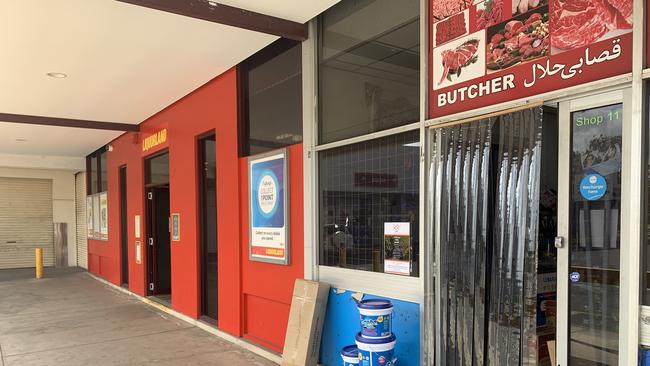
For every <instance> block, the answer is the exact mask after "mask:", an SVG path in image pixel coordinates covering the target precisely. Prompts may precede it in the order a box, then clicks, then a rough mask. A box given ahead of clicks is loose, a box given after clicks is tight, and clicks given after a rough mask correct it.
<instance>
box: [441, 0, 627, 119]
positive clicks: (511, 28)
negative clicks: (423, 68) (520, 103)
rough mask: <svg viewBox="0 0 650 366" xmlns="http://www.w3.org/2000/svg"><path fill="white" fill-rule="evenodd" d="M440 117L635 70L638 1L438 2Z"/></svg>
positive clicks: (519, 0) (485, 0)
mask: <svg viewBox="0 0 650 366" xmlns="http://www.w3.org/2000/svg"><path fill="white" fill-rule="evenodd" d="M430 9H431V27H430V31H431V37H430V39H431V45H430V58H429V59H430V60H431V64H430V70H429V71H430V73H429V75H430V80H429V82H430V89H429V90H430V93H431V98H430V105H429V117H430V118H435V117H440V116H444V115H449V114H453V113H457V112H462V111H466V110H470V109H476V108H481V107H485V106H489V105H493V104H498V103H502V102H507V101H509V100H515V99H519V98H524V97H529V96H533V95H537V94H541V93H545V92H548V91H552V90H558V89H562V88H566V87H569V86H573V85H578V84H582V83H586V82H590V81H595V80H599V79H604V78H607V77H611V76H616V75H620V74H623V73H626V72H629V71H630V70H631V68H632V58H631V55H632V46H631V45H632V33H631V32H632V0H474V1H471V0H468V1H464V0H431V7H430Z"/></svg>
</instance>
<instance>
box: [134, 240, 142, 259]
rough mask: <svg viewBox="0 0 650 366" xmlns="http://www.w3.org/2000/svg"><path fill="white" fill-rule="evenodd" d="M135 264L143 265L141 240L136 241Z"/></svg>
mask: <svg viewBox="0 0 650 366" xmlns="http://www.w3.org/2000/svg"><path fill="white" fill-rule="evenodd" d="M135 263H136V264H142V242H141V241H140V240H136V241H135Z"/></svg>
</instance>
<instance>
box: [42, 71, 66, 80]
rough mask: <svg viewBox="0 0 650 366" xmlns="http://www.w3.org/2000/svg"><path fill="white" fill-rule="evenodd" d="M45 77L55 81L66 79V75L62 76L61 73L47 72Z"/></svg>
mask: <svg viewBox="0 0 650 366" xmlns="http://www.w3.org/2000/svg"><path fill="white" fill-rule="evenodd" d="M46 75H47V76H49V77H51V78H55V79H63V78H67V77H68V74H64V73H62V72H48V73H47V74H46Z"/></svg>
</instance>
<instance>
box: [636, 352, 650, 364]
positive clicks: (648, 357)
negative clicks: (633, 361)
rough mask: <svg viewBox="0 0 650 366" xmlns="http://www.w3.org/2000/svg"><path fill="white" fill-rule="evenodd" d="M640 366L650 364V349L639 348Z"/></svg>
mask: <svg viewBox="0 0 650 366" xmlns="http://www.w3.org/2000/svg"><path fill="white" fill-rule="evenodd" d="M639 365H640V366H650V349H641V358H640V359H639Z"/></svg>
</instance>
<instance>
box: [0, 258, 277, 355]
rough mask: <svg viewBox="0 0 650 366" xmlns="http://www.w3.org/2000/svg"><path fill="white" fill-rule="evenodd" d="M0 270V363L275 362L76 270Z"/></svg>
mask: <svg viewBox="0 0 650 366" xmlns="http://www.w3.org/2000/svg"><path fill="white" fill-rule="evenodd" d="M33 275H34V272H33V269H29V270H0V365H2V366H18V365H20V366H31V365H39V366H40V365H48V366H49V365H66V366H74V365H224V366H225V365H229V366H237V365H242V366H243V365H246V366H249V365H258V366H267V365H268V366H271V365H275V364H274V363H272V362H270V361H268V360H266V359H263V358H261V357H259V356H257V355H255V354H253V353H251V352H248V351H246V350H244V349H242V348H240V347H238V346H236V345H233V344H231V343H228V342H226V341H224V340H222V339H220V338H218V337H216V336H214V335H211V334H209V333H207V332H205V331H203V330H201V329H198V328H196V327H194V326H192V325H189V324H187V323H185V322H183V321H181V320H179V319H176V318H175V317H172V316H170V315H167V314H165V313H162V312H160V311H158V310H156V309H154V308H152V307H150V306H148V305H145V304H143V303H142V302H140V301H138V300H137V299H135V298H133V297H131V296H128V295H126V294H123V293H121V292H119V291H117V290H115V289H113V288H111V287H109V286H106V285H104V284H102V283H100V282H99V281H97V280H95V279H93V278H91V277H90V276H89V275H88V274H86V273H85V272H82V271H80V270H77V269H65V270H46V271H45V278H44V279H42V280H35V279H33Z"/></svg>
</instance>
